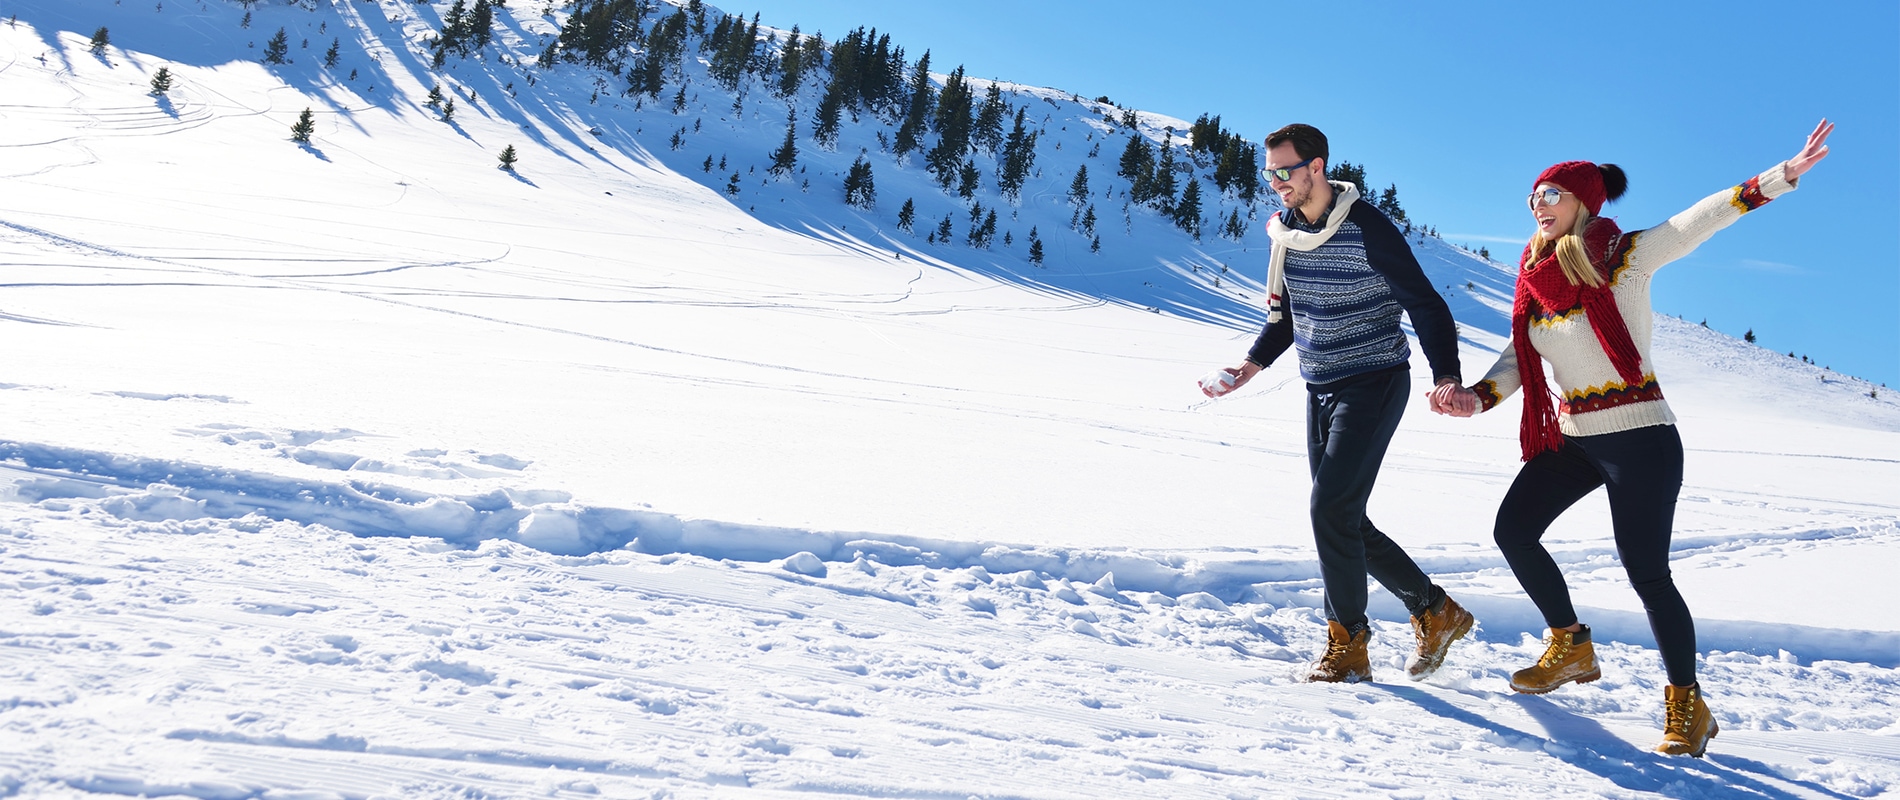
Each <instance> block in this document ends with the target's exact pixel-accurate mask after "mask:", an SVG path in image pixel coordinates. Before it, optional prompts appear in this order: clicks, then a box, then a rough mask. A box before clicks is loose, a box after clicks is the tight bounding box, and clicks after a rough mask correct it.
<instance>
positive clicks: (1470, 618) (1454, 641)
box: [1405, 614, 1478, 681]
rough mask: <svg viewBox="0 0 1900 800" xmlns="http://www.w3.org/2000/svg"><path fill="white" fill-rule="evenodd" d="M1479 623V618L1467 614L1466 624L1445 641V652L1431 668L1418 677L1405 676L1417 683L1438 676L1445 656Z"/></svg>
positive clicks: (1460, 626)
mask: <svg viewBox="0 0 1900 800" xmlns="http://www.w3.org/2000/svg"><path fill="white" fill-rule="evenodd" d="M1477 621H1478V618H1477V617H1473V616H1470V615H1468V614H1467V615H1466V616H1465V620H1464V623H1463V624H1461V625H1459V626H1458V629H1457V630H1455V631H1452V632H1451V638H1450V639H1447V640H1445V652H1443V653H1439V654H1438V658H1437V659H1434V660H1433V661H1432V665H1431V668H1430V669H1427V670H1425V671H1423V672H1420V673H1418V674H1416V675H1414V674H1412V673H1411V672H1409V671H1408V672H1406V674H1405V676H1406V677H1408V678H1411V679H1412V680H1415V681H1422V680H1425V679H1426V678H1429V677H1431V676H1432V675H1434V674H1436V673H1437V672H1438V669H1439V668H1440V667H1443V666H1445V655H1446V654H1447V653H1450V652H1451V646H1452V645H1454V644H1457V643H1458V640H1459V639H1463V638H1465V634H1467V633H1470V632H1471V626H1472V625H1474V624H1477Z"/></svg>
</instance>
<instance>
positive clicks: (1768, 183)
mask: <svg viewBox="0 0 1900 800" xmlns="http://www.w3.org/2000/svg"><path fill="white" fill-rule="evenodd" d="M1755 182H1756V183H1757V184H1759V185H1760V186H1761V193H1762V195H1763V196H1765V197H1767V198H1768V199H1770V200H1773V199H1775V198H1777V197H1780V196H1782V195H1784V194H1787V193H1789V192H1792V191H1794V190H1795V189H1797V188H1799V185H1798V184H1797V183H1795V182H1794V181H1791V180H1788V162H1786V161H1783V162H1781V163H1779V164H1776V165H1774V166H1772V167H1769V168H1768V171H1767V172H1764V173H1762V174H1760V175H1757V176H1755Z"/></svg>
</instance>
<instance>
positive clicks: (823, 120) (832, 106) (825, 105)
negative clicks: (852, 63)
mask: <svg viewBox="0 0 1900 800" xmlns="http://www.w3.org/2000/svg"><path fill="white" fill-rule="evenodd" d="M843 110H844V88H843V86H842V85H841V84H839V83H838V82H836V81H833V82H832V84H831V89H830V90H828V91H826V92H825V99H824V100H821V101H819V103H818V113H817V114H815V115H813V116H812V129H811V138H812V139H814V140H816V141H817V142H818V146H819V147H822V148H824V149H826V150H830V149H833V148H835V147H837V145H838V122H839V114H840V113H841V112H842V111H843Z"/></svg>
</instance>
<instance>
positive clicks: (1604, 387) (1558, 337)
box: [1471, 164, 1795, 436]
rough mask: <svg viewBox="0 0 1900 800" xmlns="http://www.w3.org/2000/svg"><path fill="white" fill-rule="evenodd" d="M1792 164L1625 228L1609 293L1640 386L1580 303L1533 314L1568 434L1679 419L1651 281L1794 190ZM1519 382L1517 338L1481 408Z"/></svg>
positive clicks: (1486, 382)
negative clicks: (1668, 392) (1654, 222)
mask: <svg viewBox="0 0 1900 800" xmlns="http://www.w3.org/2000/svg"><path fill="white" fill-rule="evenodd" d="M1786 166H1787V165H1786V164H1777V165H1775V166H1774V167H1773V168H1772V169H1769V170H1768V171H1767V172H1764V173H1762V174H1760V175H1757V176H1755V177H1753V178H1750V179H1748V181H1747V182H1745V183H1743V184H1742V185H1740V186H1736V187H1734V188H1732V189H1725V190H1723V191H1720V192H1716V193H1715V194H1712V195H1709V196H1708V197H1706V198H1703V200H1702V201H1701V202H1699V203H1696V204H1695V205H1693V206H1690V207H1689V209H1688V210H1687V211H1684V212H1682V213H1680V214H1677V215H1675V216H1673V217H1670V218H1669V221H1668V222H1665V223H1663V224H1661V225H1658V226H1656V227H1654V228H1650V229H1648V230H1642V231H1636V232H1633V233H1625V234H1623V238H1622V241H1620V242H1618V243H1617V245H1616V246H1615V247H1614V248H1613V249H1612V252H1613V253H1614V254H1615V255H1614V256H1613V257H1612V259H1611V266H1610V291H1611V293H1612V294H1613V295H1614V296H1615V297H1616V308H1617V310H1618V311H1619V312H1621V313H1622V315H1623V324H1624V325H1626V326H1628V328H1629V332H1630V339H1631V340H1632V341H1633V342H1634V343H1635V345H1636V351H1637V352H1638V353H1641V354H1642V357H1643V359H1642V366H1641V369H1642V373H1643V384H1642V385H1640V386H1630V385H1628V384H1625V383H1624V382H1623V379H1622V378H1621V377H1619V376H1618V375H1617V373H1616V367H1614V366H1612V365H1611V364H1610V357H1609V355H1608V354H1606V353H1604V352H1603V345H1601V344H1599V343H1598V342H1597V337H1596V332H1595V331H1594V330H1592V329H1591V327H1590V319H1589V317H1588V316H1587V315H1586V314H1585V313H1584V310H1583V308H1582V307H1581V306H1578V307H1577V308H1572V309H1540V310H1539V311H1537V312H1534V313H1533V315H1532V317H1531V321H1530V326H1529V327H1530V337H1531V346H1533V347H1535V348H1537V352H1538V353H1539V354H1541V355H1542V356H1543V357H1544V360H1545V361H1548V362H1550V367H1551V368H1550V376H1551V378H1552V379H1553V380H1555V381H1556V383H1557V386H1558V389H1559V390H1560V391H1559V394H1558V397H1559V401H1560V402H1559V403H1558V407H1557V409H1558V410H1557V423H1558V426H1559V427H1560V428H1561V429H1562V430H1563V432H1564V435H1566V436H1595V435H1598V434H1604V433H1615V432H1617V431H1626V430H1630V429H1632V428H1643V427H1648V426H1651V425H1672V424H1674V423H1675V421H1676V415H1675V414H1674V413H1672V412H1670V410H1669V403H1668V401H1666V400H1664V399H1663V395H1662V387H1661V385H1660V384H1658V383H1657V381H1656V369H1655V365H1654V364H1653V363H1652V362H1651V361H1650V358H1649V344H1650V341H1651V339H1652V317H1653V312H1652V311H1651V310H1650V301H1649V280H1650V278H1651V277H1652V276H1654V275H1655V274H1656V270H1658V269H1661V268H1662V266H1663V265H1664V264H1667V263H1669V262H1671V261H1674V260H1676V259H1678V258H1681V257H1683V256H1685V255H1688V254H1689V252H1690V251H1692V250H1694V249H1695V248H1696V247H1697V246H1698V245H1700V244H1702V243H1703V242H1704V241H1706V240H1708V238H1709V237H1710V236H1713V235H1715V232H1716V231H1719V230H1721V229H1723V228H1726V227H1728V226H1729V225H1730V224H1732V223H1734V222H1735V221H1736V220H1738V219H1741V218H1742V215H1743V214H1746V213H1748V212H1750V211H1753V210H1755V209H1757V208H1760V207H1762V205H1763V204H1765V203H1767V202H1768V201H1769V200H1773V199H1774V198H1776V197H1780V196H1781V195H1784V194H1787V193H1788V192H1791V191H1793V190H1794V188H1795V187H1794V185H1793V184H1790V183H1789V182H1788V180H1787V178H1786V177H1785V176H1784V175H1783V172H1782V170H1783V168H1784V167H1786ZM1521 385H1522V382H1521V379H1520V378H1519V376H1518V371H1517V347H1516V342H1515V341H1513V342H1512V343H1511V344H1508V345H1506V346H1505V347H1504V352H1503V353H1501V354H1500V355H1499V357H1498V362H1497V363H1496V364H1495V365H1493V366H1492V367H1491V370H1490V371H1489V372H1487V373H1485V376H1484V379H1483V380H1481V381H1479V382H1478V383H1477V384H1476V385H1474V386H1472V387H1471V389H1472V391H1475V392H1477V394H1478V398H1479V399H1480V400H1481V401H1482V402H1483V406H1484V408H1483V410H1485V411H1489V410H1491V409H1492V408H1495V407H1496V406H1497V405H1498V403H1500V402H1503V400H1504V398H1507V397H1510V396H1511V394H1512V393H1513V392H1516V391H1517V390H1518V389H1519V388H1520V387H1521Z"/></svg>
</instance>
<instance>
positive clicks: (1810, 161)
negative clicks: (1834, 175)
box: [1782, 119, 1834, 183]
mask: <svg viewBox="0 0 1900 800" xmlns="http://www.w3.org/2000/svg"><path fill="white" fill-rule="evenodd" d="M1833 132H1834V123H1832V122H1828V121H1827V120H1826V119H1823V120H1821V124H1819V125H1816V126H1814V132H1813V133H1810V134H1808V143H1807V146H1805V147H1803V148H1801V152H1799V153H1796V154H1795V156H1794V158H1790V159H1788V166H1786V167H1784V168H1783V169H1782V174H1783V175H1785V176H1787V178H1788V182H1789V183H1794V182H1795V181H1797V180H1800V179H1801V176H1802V175H1804V174H1806V173H1807V171H1808V170H1810V169H1813V168H1814V165H1815V164H1818V163H1820V162H1821V159H1823V158H1827V137H1828V134H1831V133H1833Z"/></svg>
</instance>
